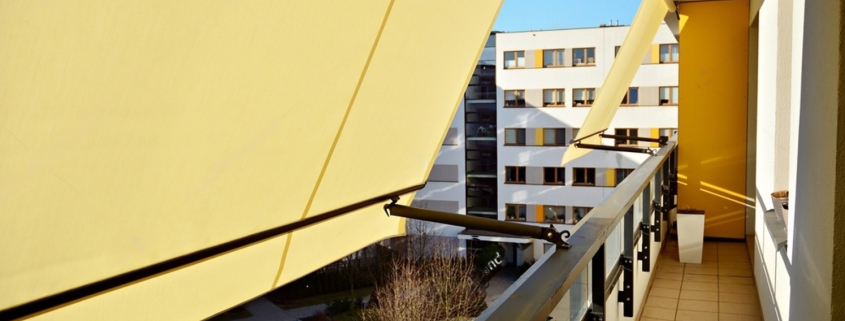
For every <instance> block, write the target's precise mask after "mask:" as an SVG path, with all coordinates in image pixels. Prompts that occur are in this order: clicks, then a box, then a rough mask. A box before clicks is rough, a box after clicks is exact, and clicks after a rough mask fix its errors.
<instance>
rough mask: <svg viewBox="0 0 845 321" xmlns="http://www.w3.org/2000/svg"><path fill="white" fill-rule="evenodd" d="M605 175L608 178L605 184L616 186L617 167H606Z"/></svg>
mask: <svg viewBox="0 0 845 321" xmlns="http://www.w3.org/2000/svg"><path fill="white" fill-rule="evenodd" d="M604 177H606V178H607V180H606V181H607V184H606V185H605V186H616V169H614V168H608V169H605V175H604Z"/></svg>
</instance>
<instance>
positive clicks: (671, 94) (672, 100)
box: [657, 86, 680, 106]
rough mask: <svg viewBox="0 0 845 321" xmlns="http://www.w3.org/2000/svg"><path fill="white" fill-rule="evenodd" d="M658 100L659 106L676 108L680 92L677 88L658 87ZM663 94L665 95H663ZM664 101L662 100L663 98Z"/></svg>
mask: <svg viewBox="0 0 845 321" xmlns="http://www.w3.org/2000/svg"><path fill="white" fill-rule="evenodd" d="M657 90H658V99H659V103H660V106H677V105H678V101H679V99H678V98H679V97H678V96H680V90H679V89H678V86H660V87H658V89H657ZM664 92H665V95H664ZM664 97H665V98H666V99H663V98H664Z"/></svg>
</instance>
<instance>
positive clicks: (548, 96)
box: [543, 89, 566, 106]
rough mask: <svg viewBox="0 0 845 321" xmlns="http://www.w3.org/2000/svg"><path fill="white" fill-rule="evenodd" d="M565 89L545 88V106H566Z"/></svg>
mask: <svg viewBox="0 0 845 321" xmlns="http://www.w3.org/2000/svg"><path fill="white" fill-rule="evenodd" d="M564 97H565V96H564V91H563V89H543V106H564V105H565V103H564V102H565V101H566V100H564Z"/></svg>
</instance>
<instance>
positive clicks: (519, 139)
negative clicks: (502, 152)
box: [505, 128, 525, 146]
mask: <svg viewBox="0 0 845 321" xmlns="http://www.w3.org/2000/svg"><path fill="white" fill-rule="evenodd" d="M509 132H513V133H514V134H513V136H514V141H513V142H508V133H509ZM505 146H525V128H505Z"/></svg>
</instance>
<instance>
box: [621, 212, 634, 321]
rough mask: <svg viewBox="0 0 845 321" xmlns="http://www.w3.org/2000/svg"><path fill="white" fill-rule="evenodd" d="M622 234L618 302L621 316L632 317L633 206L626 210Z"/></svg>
mask: <svg viewBox="0 0 845 321" xmlns="http://www.w3.org/2000/svg"><path fill="white" fill-rule="evenodd" d="M623 228H624V233H623V236H622V239H623V244H624V246H623V248H622V268H623V269H624V270H623V273H622V291H619V297H618V301H619V302H620V303H622V311H623V315H624V316H626V317H633V316H634V255H635V254H634V237H636V233H634V206H633V205H632V206H631V207H629V208H628V212H627V213H625V218H624V223H623Z"/></svg>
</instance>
